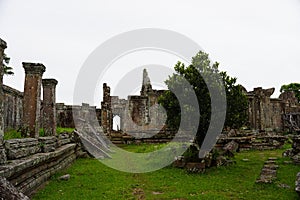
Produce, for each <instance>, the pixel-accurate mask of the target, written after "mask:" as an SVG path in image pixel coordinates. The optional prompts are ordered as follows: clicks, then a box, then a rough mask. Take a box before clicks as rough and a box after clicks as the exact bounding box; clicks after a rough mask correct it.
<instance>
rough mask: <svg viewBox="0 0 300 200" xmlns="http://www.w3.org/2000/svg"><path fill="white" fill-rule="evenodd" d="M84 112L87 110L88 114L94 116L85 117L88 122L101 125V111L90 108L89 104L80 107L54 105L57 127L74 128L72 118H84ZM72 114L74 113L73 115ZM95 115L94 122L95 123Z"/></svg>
mask: <svg viewBox="0 0 300 200" xmlns="http://www.w3.org/2000/svg"><path fill="white" fill-rule="evenodd" d="M84 110H87V111H88V112H89V113H92V114H94V115H86V114H85V115H86V116H87V117H88V121H89V122H91V121H92V122H93V123H98V124H101V110H100V109H97V108H96V106H90V105H89V104H84V103H83V104H82V105H81V106H72V105H65V104H64V103H57V104H56V123H57V126H59V127H63V128H75V123H74V116H73V114H74V115H75V116H78V118H84V116H83V115H84V114H83V112H84ZM73 112H74V113H73ZM95 115H96V120H97V122H95V118H94V117H95Z"/></svg>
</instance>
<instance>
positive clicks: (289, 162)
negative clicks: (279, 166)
mask: <svg viewBox="0 0 300 200" xmlns="http://www.w3.org/2000/svg"><path fill="white" fill-rule="evenodd" d="M283 163H284V164H293V161H283Z"/></svg>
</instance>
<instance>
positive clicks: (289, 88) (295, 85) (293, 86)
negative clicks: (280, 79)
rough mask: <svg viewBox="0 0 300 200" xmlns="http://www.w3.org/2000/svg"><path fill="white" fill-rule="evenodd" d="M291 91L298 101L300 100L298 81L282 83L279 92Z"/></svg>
mask: <svg viewBox="0 0 300 200" xmlns="http://www.w3.org/2000/svg"><path fill="white" fill-rule="evenodd" d="M286 91H293V92H294V93H295V96H296V97H297V98H298V102H300V83H290V84H288V85H283V86H281V88H280V92H286Z"/></svg>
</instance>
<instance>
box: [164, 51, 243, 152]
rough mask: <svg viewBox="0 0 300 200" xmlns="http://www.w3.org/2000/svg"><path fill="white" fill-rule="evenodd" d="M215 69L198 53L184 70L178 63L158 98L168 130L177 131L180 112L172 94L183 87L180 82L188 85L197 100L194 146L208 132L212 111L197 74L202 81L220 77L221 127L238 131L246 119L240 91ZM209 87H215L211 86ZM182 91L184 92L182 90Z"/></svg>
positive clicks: (211, 82) (201, 140) (233, 80)
mask: <svg viewBox="0 0 300 200" xmlns="http://www.w3.org/2000/svg"><path fill="white" fill-rule="evenodd" d="M218 66H219V63H217V62H216V63H214V64H211V63H210V60H209V57H208V54H206V53H204V52H202V51H200V52H199V53H198V54H197V55H196V56H195V57H193V58H192V64H191V65H189V66H187V67H186V66H185V65H184V64H183V63H181V62H178V63H177V64H176V65H175V67H174V69H175V71H176V72H177V73H176V74H173V75H172V76H169V78H168V80H166V81H165V83H166V84H167V86H168V89H169V90H168V91H166V92H165V93H164V94H163V95H161V96H160V97H159V103H160V104H161V105H162V106H164V108H165V109H166V111H167V115H168V117H167V125H168V127H170V128H173V129H178V127H179V123H180V119H181V112H182V111H181V109H180V106H179V101H178V99H177V98H176V96H175V94H174V93H173V92H172V91H174V90H175V89H176V88H180V86H181V85H182V84H183V79H185V80H187V81H188V82H189V84H190V85H191V86H192V89H193V90H194V92H195V94H196V96H197V100H198V105H199V111H200V121H199V126H198V129H197V135H196V143H197V144H199V146H201V144H202V142H203V140H204V137H205V135H206V132H207V130H208V127H209V124H210V120H211V110H212V107H211V98H210V92H209V88H208V87H207V84H206V82H205V80H204V78H203V76H201V75H200V73H201V74H202V75H204V76H206V77H211V75H213V74H218V75H220V77H222V80H223V83H224V87H225V92H226V100H227V112H226V121H225V126H229V127H232V128H239V127H241V126H243V125H244V124H245V122H246V119H247V113H246V109H247V105H248V100H247V97H246V96H245V94H244V93H243V91H242V87H241V86H240V85H237V84H236V78H231V77H230V76H228V75H227V73H226V72H219V70H218ZM199 72H200V73H199ZM206 81H207V80H206ZM209 81H210V83H209V84H214V81H213V80H209ZM213 87H219V86H218V85H214V86H213ZM182 91H183V92H184V90H182ZM221 95H225V94H221ZM192 110H193V109H192ZM192 117H193V116H191V118H192Z"/></svg>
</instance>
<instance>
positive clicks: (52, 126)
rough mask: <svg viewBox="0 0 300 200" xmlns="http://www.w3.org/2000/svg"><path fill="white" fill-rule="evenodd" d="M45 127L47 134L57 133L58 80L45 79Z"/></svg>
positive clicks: (43, 81) (53, 134)
mask: <svg viewBox="0 0 300 200" xmlns="http://www.w3.org/2000/svg"><path fill="white" fill-rule="evenodd" d="M42 85H43V128H44V131H45V136H55V135H56V106H55V105H56V93H55V88H56V85H57V80H55V79H43V80H42Z"/></svg>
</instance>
